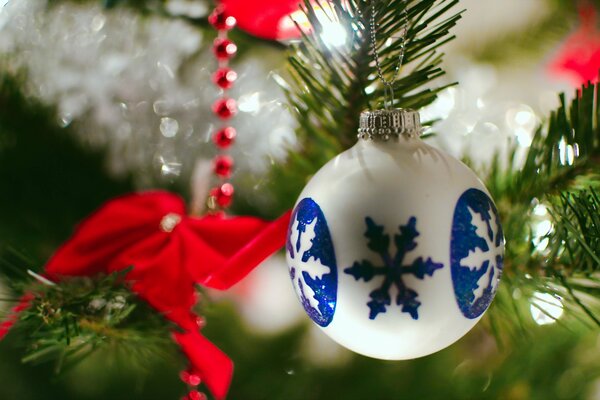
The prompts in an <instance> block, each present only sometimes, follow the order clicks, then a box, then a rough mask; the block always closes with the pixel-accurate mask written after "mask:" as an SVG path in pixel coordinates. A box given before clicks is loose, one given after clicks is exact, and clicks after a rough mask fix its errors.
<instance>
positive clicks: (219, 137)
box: [213, 126, 237, 149]
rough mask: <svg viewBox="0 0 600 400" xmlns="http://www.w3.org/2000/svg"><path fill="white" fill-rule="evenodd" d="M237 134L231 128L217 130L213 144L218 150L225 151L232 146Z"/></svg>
mask: <svg viewBox="0 0 600 400" xmlns="http://www.w3.org/2000/svg"><path fill="white" fill-rule="evenodd" d="M236 135H237V132H236V131H235V129H234V128H232V127H230V126H229V127H227V128H223V129H220V130H218V131H217V132H216V133H215V134H214V136H213V142H214V143H215V145H216V146H217V147H218V148H220V149H226V148H228V147H229V146H231V145H232V144H233V142H234V141H235V136H236Z"/></svg>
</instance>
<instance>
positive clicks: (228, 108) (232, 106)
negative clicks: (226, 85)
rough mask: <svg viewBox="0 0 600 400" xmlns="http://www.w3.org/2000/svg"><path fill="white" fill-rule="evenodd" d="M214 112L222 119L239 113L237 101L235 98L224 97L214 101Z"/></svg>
mask: <svg viewBox="0 0 600 400" xmlns="http://www.w3.org/2000/svg"><path fill="white" fill-rule="evenodd" d="M213 112H214V113H215V114H216V115H217V116H218V117H219V118H221V119H229V118H231V117H233V116H234V115H235V114H236V113H237V103H236V101H235V100H234V99H230V98H227V97H224V98H222V99H219V100H217V101H215V102H214V103H213Z"/></svg>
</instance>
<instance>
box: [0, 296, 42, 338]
mask: <svg viewBox="0 0 600 400" xmlns="http://www.w3.org/2000/svg"><path fill="white" fill-rule="evenodd" d="M33 297H34V296H33V295H32V294H31V293H27V294H24V295H23V296H22V297H21V299H19V302H18V303H17V305H16V306H14V307H13V308H12V309H11V310H10V312H9V314H8V316H7V317H6V319H5V320H4V321H3V322H2V323H0V340H2V339H4V337H5V336H6V335H8V332H9V331H10V329H11V328H12V327H13V326H14V325H15V324H16V323H17V321H18V320H19V316H20V315H21V313H22V312H23V311H25V310H27V309H28V308H29V307H30V306H31V301H32V300H33Z"/></svg>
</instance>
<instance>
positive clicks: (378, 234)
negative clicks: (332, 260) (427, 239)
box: [344, 217, 444, 320]
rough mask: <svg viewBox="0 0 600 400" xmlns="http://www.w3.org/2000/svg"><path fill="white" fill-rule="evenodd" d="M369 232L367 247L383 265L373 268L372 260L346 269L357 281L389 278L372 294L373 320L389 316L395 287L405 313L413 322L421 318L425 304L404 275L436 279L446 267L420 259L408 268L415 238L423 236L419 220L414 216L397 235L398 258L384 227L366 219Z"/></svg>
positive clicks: (415, 244) (401, 227)
mask: <svg viewBox="0 0 600 400" xmlns="http://www.w3.org/2000/svg"><path fill="white" fill-rule="evenodd" d="M365 222H366V224H367V231H366V232H365V237H366V238H367V239H368V242H367V247H368V248H369V249H370V250H371V251H373V252H375V253H377V254H379V256H380V257H381V260H382V262H383V265H380V266H376V265H373V264H372V263H371V262H370V261H368V260H363V261H361V262H358V261H356V262H354V264H352V266H351V267H348V268H346V269H345V270H344V272H345V273H347V274H349V275H352V276H353V277H354V279H356V280H357V281H358V280H360V279H364V281H365V282H369V281H370V280H371V279H373V278H374V277H375V276H378V275H383V276H384V277H385V278H384V280H383V283H382V284H381V286H380V287H379V288H377V289H375V290H373V291H372V292H371V293H370V295H369V296H370V297H371V301H369V302H368V303H367V306H369V310H370V312H369V319H375V318H376V317H377V315H379V314H380V313H385V312H386V311H387V307H388V306H389V305H391V303H392V299H391V296H390V290H391V288H392V285H395V286H396V288H397V289H398V295H397V296H396V305H398V306H402V312H405V313H408V314H410V316H411V317H412V318H413V319H415V320H416V319H419V311H418V309H419V306H420V305H421V302H420V301H419V300H418V299H417V297H418V293H417V292H416V291H414V290H413V289H411V288H409V287H407V286H406V284H405V283H404V280H403V279H402V276H403V275H405V274H412V275H414V276H416V277H417V278H419V279H424V278H425V276H426V275H429V276H433V273H434V272H435V271H436V270H438V269H440V268H443V266H444V264H442V263H436V262H434V261H433V260H432V259H431V258H430V257H429V258H427V260H423V258H422V257H419V258H417V259H416V260H415V261H413V263H412V264H408V265H404V258H405V256H406V254H407V253H408V252H410V251H412V250H414V249H416V248H417V242H416V241H415V239H416V238H417V236H419V232H418V231H417V218H416V217H411V218H410V219H409V220H408V223H407V224H406V225H400V228H399V233H398V234H395V235H394V242H395V244H396V254H395V256H394V257H392V256H391V254H390V250H389V247H390V236H389V235H388V234H386V233H385V232H384V229H385V227H384V226H383V225H377V224H376V223H375V221H373V219H372V218H370V217H366V218H365Z"/></svg>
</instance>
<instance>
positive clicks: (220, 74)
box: [213, 68, 237, 89]
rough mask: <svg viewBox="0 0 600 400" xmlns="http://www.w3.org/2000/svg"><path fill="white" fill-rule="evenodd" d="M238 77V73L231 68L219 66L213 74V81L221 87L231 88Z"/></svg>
mask: <svg viewBox="0 0 600 400" xmlns="http://www.w3.org/2000/svg"><path fill="white" fill-rule="evenodd" d="M236 79H237V73H236V72H235V71H234V70H232V69H230V68H219V69H218V70H217V71H216V72H215V73H214V74H213V82H214V84H215V85H217V86H218V87H220V88H221V89H231V87H232V86H233V83H234V82H235V80H236Z"/></svg>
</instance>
